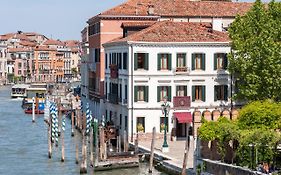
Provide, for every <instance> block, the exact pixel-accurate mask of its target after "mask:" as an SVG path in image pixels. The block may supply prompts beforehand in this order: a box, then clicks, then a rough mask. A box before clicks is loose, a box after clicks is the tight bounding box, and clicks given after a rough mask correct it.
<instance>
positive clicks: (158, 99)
mask: <svg viewBox="0 0 281 175" xmlns="http://www.w3.org/2000/svg"><path fill="white" fill-rule="evenodd" d="M160 91H161V86H157V102H160Z"/></svg>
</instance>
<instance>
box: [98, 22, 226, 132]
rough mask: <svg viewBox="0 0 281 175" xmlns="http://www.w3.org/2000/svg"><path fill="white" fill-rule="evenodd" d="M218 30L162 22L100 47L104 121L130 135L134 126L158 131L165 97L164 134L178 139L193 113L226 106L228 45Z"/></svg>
mask: <svg viewBox="0 0 281 175" xmlns="http://www.w3.org/2000/svg"><path fill="white" fill-rule="evenodd" d="M220 26H221V25H214V26H213V28H212V26H211V25H210V24H208V23H203V24H202V23H188V22H168V21H164V22H158V23H156V24H154V25H152V26H150V27H148V28H146V29H144V30H142V31H139V32H136V33H134V34H131V35H129V36H127V37H125V38H122V39H118V40H113V41H111V42H109V43H106V44H104V45H103V46H104V48H105V53H106V57H105V59H106V60H105V87H104V88H105V96H106V98H105V101H104V110H105V111H103V112H104V115H105V118H106V119H107V120H112V121H113V122H115V124H116V125H117V126H119V127H120V129H121V130H124V129H125V130H127V131H128V132H129V136H130V135H131V134H132V133H136V131H137V125H138V124H141V125H142V126H143V128H144V132H152V128H153V127H156V131H157V132H160V130H161V127H160V126H161V124H164V116H163V114H162V111H161V104H162V103H163V97H165V96H167V97H168V101H169V102H170V106H171V110H170V113H169V115H168V132H171V130H172V128H175V132H176V135H177V136H179V137H181V136H185V135H186V132H185V131H186V130H185V126H186V125H185V123H191V122H192V121H193V117H192V113H193V111H194V110H195V108H198V109H199V110H201V111H203V110H205V109H206V108H209V109H215V108H216V107H221V108H222V107H226V108H227V107H230V99H229V97H230V95H231V93H230V76H229V74H228V73H227V72H226V71H225V68H226V65H227V58H226V54H227V53H229V52H230V44H229V38H228V35H227V33H225V32H220V31H216V30H221V27H220Z"/></svg>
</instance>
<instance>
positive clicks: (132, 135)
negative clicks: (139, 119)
mask: <svg viewBox="0 0 281 175" xmlns="http://www.w3.org/2000/svg"><path fill="white" fill-rule="evenodd" d="M131 60H132V62H131V63H133V62H134V52H133V46H132V45H131ZM133 66H134V64H131V75H130V76H131V143H133V141H134V138H133V137H134V134H133V131H134V129H133V126H134V122H133V121H134V120H133V114H134V99H133V97H134V95H133V93H134V87H133V72H134V68H133Z"/></svg>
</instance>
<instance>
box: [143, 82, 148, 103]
mask: <svg viewBox="0 0 281 175" xmlns="http://www.w3.org/2000/svg"><path fill="white" fill-rule="evenodd" d="M144 101H146V102H148V86H145V87H144Z"/></svg>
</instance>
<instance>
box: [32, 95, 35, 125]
mask: <svg viewBox="0 0 281 175" xmlns="http://www.w3.org/2000/svg"><path fill="white" fill-rule="evenodd" d="M34 103H35V98H34V97H32V122H33V123H34V122H35V104H34Z"/></svg>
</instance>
